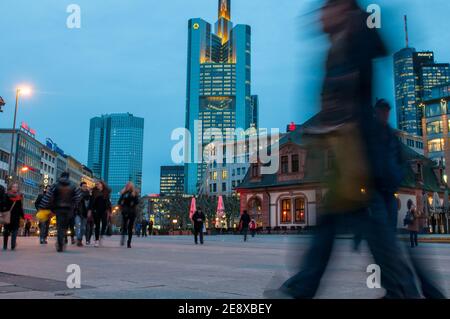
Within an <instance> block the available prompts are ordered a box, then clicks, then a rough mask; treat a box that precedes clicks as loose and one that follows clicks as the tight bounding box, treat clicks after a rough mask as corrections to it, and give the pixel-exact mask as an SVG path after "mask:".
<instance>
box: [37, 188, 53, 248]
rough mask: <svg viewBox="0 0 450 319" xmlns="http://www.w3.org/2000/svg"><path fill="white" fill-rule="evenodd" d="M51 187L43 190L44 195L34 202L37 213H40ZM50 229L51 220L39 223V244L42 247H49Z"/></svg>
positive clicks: (41, 194) (40, 195)
mask: <svg viewBox="0 0 450 319" xmlns="http://www.w3.org/2000/svg"><path fill="white" fill-rule="evenodd" d="M48 190H49V186H45V187H44V188H43V189H42V193H40V194H39V195H38V197H37V198H36V201H35V202H34V206H35V207H36V211H39V205H40V204H41V202H42V199H43V198H44V196H45V194H46V193H47V192H48ZM49 228H50V218H49V219H47V221H45V222H41V221H40V222H39V242H40V244H41V245H47V243H48V242H47V237H48V229H49Z"/></svg>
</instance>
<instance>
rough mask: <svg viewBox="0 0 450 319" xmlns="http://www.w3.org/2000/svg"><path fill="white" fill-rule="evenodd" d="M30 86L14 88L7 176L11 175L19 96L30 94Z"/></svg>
mask: <svg viewBox="0 0 450 319" xmlns="http://www.w3.org/2000/svg"><path fill="white" fill-rule="evenodd" d="M31 92H32V90H31V87H30V86H28V85H21V86H19V87H17V89H16V107H15V110H14V121H13V128H12V136H11V149H10V152H9V167H8V171H9V176H10V177H11V175H12V171H13V170H12V156H13V151H14V138H15V135H16V120H17V110H18V108H19V96H21V95H23V96H27V95H31Z"/></svg>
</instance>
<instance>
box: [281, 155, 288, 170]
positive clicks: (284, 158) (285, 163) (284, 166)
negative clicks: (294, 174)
mask: <svg viewBox="0 0 450 319" xmlns="http://www.w3.org/2000/svg"><path fill="white" fill-rule="evenodd" d="M288 173H289V156H281V174H288Z"/></svg>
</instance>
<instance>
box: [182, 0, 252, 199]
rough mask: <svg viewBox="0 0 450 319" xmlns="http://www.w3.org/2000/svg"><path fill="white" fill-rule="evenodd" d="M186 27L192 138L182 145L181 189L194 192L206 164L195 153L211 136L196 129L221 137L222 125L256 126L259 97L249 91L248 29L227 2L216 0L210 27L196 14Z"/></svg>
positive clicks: (223, 133)
mask: <svg viewBox="0 0 450 319" xmlns="http://www.w3.org/2000/svg"><path fill="white" fill-rule="evenodd" d="M188 28H189V36H188V38H189V39H188V71H187V76H188V78H187V101H186V103H187V105H186V128H187V129H188V130H189V132H190V133H191V136H192V139H191V140H190V143H187V145H186V147H187V148H188V150H189V151H188V152H186V153H185V154H187V155H186V158H185V159H186V164H185V192H186V193H187V194H197V192H198V190H199V187H200V185H201V180H202V176H203V174H204V172H205V168H206V165H205V164H204V163H203V162H202V160H201V158H199V156H198V154H202V153H203V148H204V146H206V145H207V144H208V143H209V142H210V137H212V135H213V134H210V135H207V134H206V135H204V134H201V132H205V131H206V132H207V130H208V129H217V130H220V131H221V134H222V135H225V130H227V129H235V128H239V129H243V130H246V129H248V128H250V127H252V126H254V127H256V126H257V114H258V111H257V108H258V98H257V96H252V95H251V28H250V26H248V25H236V26H233V23H232V22H231V0H219V7H218V20H217V22H216V24H215V27H214V31H213V27H212V25H211V24H210V23H208V22H206V21H205V20H203V19H200V18H196V19H191V20H189V26H188ZM196 121H201V129H200V125H199V122H196ZM216 132H217V131H216ZM195 139H198V140H197V141H200V142H199V143H198V144H197V143H196V141H195ZM198 145H200V148H201V149H200V150H199V149H198V148H199V146H198ZM196 148H197V149H196ZM200 157H201V156H200Z"/></svg>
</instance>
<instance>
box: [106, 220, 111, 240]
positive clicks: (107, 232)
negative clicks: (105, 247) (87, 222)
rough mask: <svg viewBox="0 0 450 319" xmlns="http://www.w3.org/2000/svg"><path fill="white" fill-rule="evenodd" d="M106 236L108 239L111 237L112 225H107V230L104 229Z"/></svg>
mask: <svg viewBox="0 0 450 319" xmlns="http://www.w3.org/2000/svg"><path fill="white" fill-rule="evenodd" d="M106 236H108V237H111V236H112V225H111V223H108V228H106Z"/></svg>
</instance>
